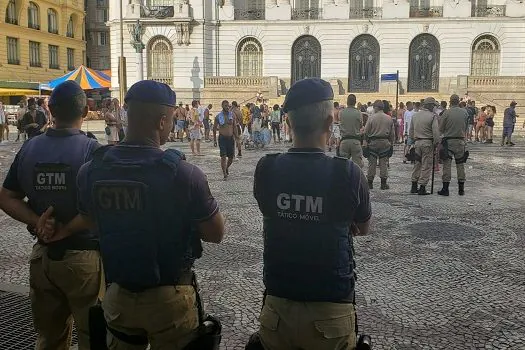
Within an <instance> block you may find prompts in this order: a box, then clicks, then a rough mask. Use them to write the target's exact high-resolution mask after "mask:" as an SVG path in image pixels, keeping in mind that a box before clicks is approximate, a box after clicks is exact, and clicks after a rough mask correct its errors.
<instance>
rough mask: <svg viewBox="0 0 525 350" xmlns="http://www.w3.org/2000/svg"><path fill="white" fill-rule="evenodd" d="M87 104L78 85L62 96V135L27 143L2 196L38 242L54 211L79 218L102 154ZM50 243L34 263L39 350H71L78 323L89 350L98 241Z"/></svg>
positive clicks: (57, 104)
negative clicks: (43, 218) (86, 168)
mask: <svg viewBox="0 0 525 350" xmlns="http://www.w3.org/2000/svg"><path fill="white" fill-rule="evenodd" d="M86 101H87V99H86V95H85V93H84V92H83V91H82V89H81V88H80V86H78V84H77V83H75V82H73V81H68V82H65V83H63V84H61V85H59V86H58V87H56V88H55V90H54V91H53V93H52V95H51V98H50V101H49V107H50V109H51V112H52V113H53V116H54V117H55V121H56V128H54V129H47V131H46V132H45V133H44V134H41V135H39V136H35V137H33V138H32V139H30V140H28V141H26V142H25V143H24V145H23V146H22V148H21V150H20V152H19V153H18V154H17V156H16V158H15V161H14V162H13V164H12V165H11V168H10V170H9V173H8V175H7V177H6V180H5V182H4V185H3V188H2V190H1V191H0V206H1V207H2V209H3V210H4V211H6V212H7V213H8V214H9V215H11V216H14V217H16V218H17V219H19V220H20V221H22V222H24V223H25V224H27V225H28V228H29V230H30V231H31V232H32V233H33V234H35V235H36V233H37V230H36V226H37V219H38V217H39V216H40V215H42V214H43V213H44V212H46V210H47V209H48V208H49V207H53V212H52V215H53V217H54V220H55V221H56V222H60V223H62V224H66V223H68V222H69V221H71V220H72V219H73V218H74V217H75V216H76V215H77V214H78V211H77V205H76V203H77V186H76V175H77V172H78V171H79V169H80V167H81V166H82V165H83V164H84V163H85V162H86V161H87V160H89V159H90V158H91V155H92V152H93V151H94V150H95V149H96V148H98V147H99V146H100V145H99V144H98V143H97V142H96V141H95V140H93V139H90V138H88V137H87V136H86V135H85V134H84V133H83V132H82V131H80V127H81V125H82V118H83V117H85V115H86V114H87V106H86ZM24 197H27V198H28V207H29V208H27V207H26V204H25V202H24V201H23V198H24ZM49 210H51V209H49ZM46 215H48V214H47V213H46ZM48 238H50V237H45V236H43V235H42V234H39V236H38V237H37V243H36V244H35V245H34V247H33V251H32V254H31V258H30V270H29V275H30V284H31V291H30V294H31V307H32V311H33V315H34V325H35V328H36V330H37V332H38V340H37V346H36V348H37V349H67V348H69V346H70V343H71V340H70V338H69V335H70V333H71V327H72V322H71V316H73V318H74V320H75V323H76V328H77V333H78V343H79V348H80V349H81V350H83V349H89V332H88V329H89V327H88V319H87V315H88V310H89V308H90V307H91V306H93V305H95V304H96V302H97V300H98V298H99V296H100V295H101V287H102V286H101V285H102V283H101V281H102V278H101V266H100V257H99V253H98V242H97V239H96V237H95V236H94V235H93V234H92V233H90V231H89V230H75V231H73V232H71V234H69V235H67V236H63V237H53V239H52V241H53V242H48V241H47V239H48Z"/></svg>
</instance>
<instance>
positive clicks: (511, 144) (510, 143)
mask: <svg viewBox="0 0 525 350" xmlns="http://www.w3.org/2000/svg"><path fill="white" fill-rule="evenodd" d="M508 145H509V146H515V145H516V144H515V143H514V142H509V143H508Z"/></svg>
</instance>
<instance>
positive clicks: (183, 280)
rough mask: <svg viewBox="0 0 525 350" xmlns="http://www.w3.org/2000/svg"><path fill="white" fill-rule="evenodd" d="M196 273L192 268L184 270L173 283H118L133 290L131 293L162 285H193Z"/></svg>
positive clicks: (126, 288) (130, 290) (128, 289)
mask: <svg viewBox="0 0 525 350" xmlns="http://www.w3.org/2000/svg"><path fill="white" fill-rule="evenodd" d="M194 275H195V274H194V273H193V271H191V270H187V271H183V272H182V273H181V275H180V276H179V278H178V279H177V282H175V283H173V284H160V285H155V286H141V285H136V284H133V283H122V282H119V283H116V284H118V285H119V286H120V287H122V288H124V289H125V290H127V291H129V292H131V293H142V292H144V291H146V290H148V289H152V288H157V287H162V286H192V285H193V276H194Z"/></svg>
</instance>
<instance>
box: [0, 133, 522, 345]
mask: <svg viewBox="0 0 525 350" xmlns="http://www.w3.org/2000/svg"><path fill="white" fill-rule="evenodd" d="M519 142H520V143H519V145H518V146H516V147H514V148H508V147H507V148H501V147H499V146H496V145H472V146H471V160H469V162H468V163H467V177H468V180H467V181H468V182H467V187H466V191H467V195H466V196H464V197H459V196H458V195H457V184H456V183H454V182H453V183H452V184H451V196H450V197H448V198H442V197H439V196H437V195H433V196H425V197H420V196H413V195H410V194H408V193H407V192H408V191H409V189H410V172H411V166H410V165H407V164H402V162H401V152H400V151H398V152H396V154H395V155H394V158H393V159H391V168H390V173H391V179H390V183H391V189H390V190H389V191H380V190H376V189H374V190H372V206H373V211H374V214H373V223H372V229H371V235H370V236H367V237H360V238H357V239H356V240H355V241H356V251H357V264H358V276H359V279H358V282H357V302H358V313H359V325H360V329H361V330H362V331H363V332H365V333H368V334H371V335H372V337H373V341H374V349H378V350H381V349H405V350H408V349H410V350H412V349H525V296H524V293H523V291H524V289H525V251H524V249H523V247H524V243H525V234H524V230H523V228H524V224H525V214H524V213H525V201H523V195H524V193H525V145H524V142H523V140H520V141H519ZM168 146H169V147H180V144H179V143H172V144H169V145H168ZM17 148H18V145H15V144H13V143H11V144H8V145H5V144H0V173H1V174H0V179H3V177H4V176H5V172H6V169H7V164H9V163H10V162H11V160H12V158H13V156H14V154H15V151H16V150H17ZM181 149H182V150H184V151H186V152H187V153H189V151H188V146H187V143H183V144H182V147H181ZM283 150H284V146H275V147H274V146H271V147H270V148H269V151H272V152H275V151H283ZM204 153H205V154H206V156H205V157H191V156H189V157H188V158H189V160H190V161H191V162H194V163H195V164H197V165H199V166H200V167H201V168H202V169H203V170H204V171H205V172H206V174H207V175H208V179H209V182H210V186H211V190H212V193H213V194H214V195H215V196H216V198H217V200H218V201H219V204H220V206H221V209H222V211H223V213H224V214H225V216H226V218H227V235H226V238H225V240H224V242H223V243H222V244H220V245H212V244H206V245H205V253H204V256H203V258H202V259H200V261H199V262H198V264H197V270H198V274H199V279H200V283H201V288H202V290H203V299H204V301H205V304H206V309H207V310H208V311H210V312H212V313H215V314H217V315H218V316H219V317H220V318H221V320H222V322H223V334H224V338H223V339H224V340H223V347H222V348H223V349H242V348H243V347H244V344H245V342H246V340H247V338H248V336H249V335H250V334H251V333H252V332H253V331H255V330H256V329H257V327H258V321H257V317H258V313H259V310H260V308H261V301H262V292H263V284H262V277H261V272H262V220H261V215H260V213H259V211H258V208H257V205H256V202H255V200H254V199H253V196H252V179H253V171H254V167H255V164H256V161H257V160H258V159H259V157H260V156H261V155H262V154H263V153H264V152H263V151H245V152H244V157H243V158H242V159H241V160H236V161H235V163H234V165H233V167H232V168H231V176H230V177H231V178H230V180H228V181H222V174H221V171H220V167H219V157H218V150H217V149H215V148H213V147H211V144H209V143H208V144H205V146H204ZM454 172H455V170H454V169H453V173H454ZM454 178H455V174H453V179H454ZM376 181H377V182H379V180H378V179H377V180H376ZM453 181H454V180H453ZM440 184H441V181H440V176H439V174H437V175H436V191H437V189H438V187H439V185H440ZM377 187H379V186H377ZM0 232H2V234H1V235H0V283H3V284H15V285H27V283H28V266H27V263H26V261H27V258H28V253H29V250H30V246H31V240H30V239H29V236H28V234H27V233H26V232H25V230H24V227H23V226H22V225H20V224H18V223H16V222H15V221H13V220H11V219H10V218H7V217H6V216H5V215H4V214H3V213H1V214H0Z"/></svg>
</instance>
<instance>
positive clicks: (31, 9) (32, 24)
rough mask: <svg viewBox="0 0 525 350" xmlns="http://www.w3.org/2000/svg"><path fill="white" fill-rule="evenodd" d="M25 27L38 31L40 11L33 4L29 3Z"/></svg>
mask: <svg viewBox="0 0 525 350" xmlns="http://www.w3.org/2000/svg"><path fill="white" fill-rule="evenodd" d="M27 26H28V27H29V28H33V29H40V11H39V10H38V6H37V5H36V4H35V3H34V2H30V3H29V6H28V8H27Z"/></svg>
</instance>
